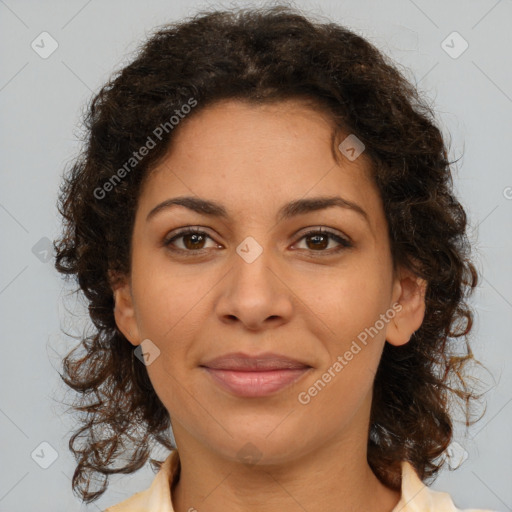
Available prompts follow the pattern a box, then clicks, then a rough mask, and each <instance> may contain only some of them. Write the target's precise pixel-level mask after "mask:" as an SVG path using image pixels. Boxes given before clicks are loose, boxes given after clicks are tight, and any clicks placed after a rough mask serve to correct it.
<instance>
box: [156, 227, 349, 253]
mask: <svg viewBox="0 0 512 512" xmlns="http://www.w3.org/2000/svg"><path fill="white" fill-rule="evenodd" d="M208 238H209V239H210V240H212V241H214V240H213V239H212V238H211V237H210V236H209V235H208V234H207V233H205V232H204V231H201V230H200V229H195V228H186V229H184V230H183V231H180V232H179V233H177V234H176V235H174V236H173V237H171V238H169V239H168V240H166V241H164V245H165V246H167V247H169V249H171V250H173V251H178V252H189V253H190V252H200V251H202V250H203V249H204V247H203V246H202V245H203V244H204V242H205V241H206V239H208ZM179 239H183V240H182V241H183V245H184V246H183V247H175V241H176V240H179ZM308 239H309V245H310V246H311V243H312V244H313V245H312V247H314V248H313V249H310V248H306V250H308V251H311V252H329V253H331V252H338V251H340V250H342V249H345V248H348V247H352V244H351V243H350V242H349V241H348V240H347V239H346V238H343V237H341V236H340V235H337V234H336V233H333V232H331V231H327V230H323V229H321V228H320V229H315V230H312V231H308V232H307V233H305V234H304V235H303V236H302V237H301V238H300V239H299V240H306V244H308V242H307V240H308ZM331 240H333V241H335V242H337V243H338V244H339V246H340V247H337V248H335V249H334V250H333V251H326V250H325V249H326V248H327V247H328V245H329V242H330V241H331ZM215 245H216V246H217V247H220V246H219V244H215Z"/></svg>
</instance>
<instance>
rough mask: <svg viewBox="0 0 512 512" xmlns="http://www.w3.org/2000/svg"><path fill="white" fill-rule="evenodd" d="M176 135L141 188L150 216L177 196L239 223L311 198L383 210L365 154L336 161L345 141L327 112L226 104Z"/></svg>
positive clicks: (292, 105)
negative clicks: (208, 203) (214, 206)
mask: <svg viewBox="0 0 512 512" xmlns="http://www.w3.org/2000/svg"><path fill="white" fill-rule="evenodd" d="M177 128H178V129H177V131H176V132H175V133H174V134H173V135H174V139H173V141H172V144H171V146H170V148H169V151H168V154H167V155H166V157H165V158H164V159H163V160H161V161H160V163H159V165H158V166H157V167H156V168H155V169H154V171H153V172H152V174H151V176H150V177H149V178H148V179H147V180H146V181H147V182H146V183H145V185H144V191H143V193H142V194H141V201H140V205H141V207H142V208H145V210H146V213H147V212H148V211H149V210H150V209H151V208H152V207H154V205H155V204H156V203H157V202H160V201H164V200H166V199H168V198H169V197H171V196H178V195H187V196H190V195H197V196H199V197H201V198H209V199H212V200H215V201H216V202H221V203H224V204H226V206H227V209H228V211H229V213H230V214H231V213H232V214H233V215H235V214H236V215H237V216H238V218H242V216H243V215H248V216H250V215H253V216H254V215H260V216H261V215H262V214H265V213H269V212H268V210H269V209H271V210H274V211H273V212H272V213H275V211H277V210H278V209H279V207H281V206H282V204H284V203H287V202H289V201H291V200H294V199H298V198H304V197H308V196H312V197H316V196H332V195H338V194H339V195H341V196H342V197H343V198H346V199H347V200H351V201H353V202H356V203H359V204H360V205H361V206H362V207H363V208H364V209H365V210H370V211H371V210H374V209H375V208H378V207H379V202H380V197H379V194H378V191H377V188H376V186H375V184H374V183H373V180H372V178H371V172H370V169H371V164H370V160H369V158H367V157H366V155H365V154H364V152H363V153H362V154H361V155H360V156H359V157H358V158H356V159H355V160H353V161H351V160H349V159H348V158H346V157H345V156H343V155H342V154H341V152H340V154H339V155H336V154H334V155H333V151H339V150H338V149H337V146H338V144H339V142H341V141H342V140H343V139H344V136H343V135H341V134H337V135H336V134H335V131H334V125H333V123H332V121H331V120H330V118H329V117H328V116H327V115H326V114H325V113H324V112H323V111H322V110H320V109H314V107H312V106H309V105H307V104H304V103H303V102H298V101H290V100H288V101H285V102H279V103H272V104H264V105H254V104H250V103H247V102H240V101H235V100H225V101H222V102H218V103H215V104H213V105H211V106H207V107H205V108H204V109H203V110H201V111H199V112H197V113H194V115H193V116H191V117H190V118H189V119H185V121H184V122H182V124H181V125H180V126H178V127H177ZM333 148H334V149H333ZM335 157H337V158H335ZM230 204H231V205H233V208H234V210H233V211H232V212H231V211H230ZM237 209H238V210H239V211H235V210H237Z"/></svg>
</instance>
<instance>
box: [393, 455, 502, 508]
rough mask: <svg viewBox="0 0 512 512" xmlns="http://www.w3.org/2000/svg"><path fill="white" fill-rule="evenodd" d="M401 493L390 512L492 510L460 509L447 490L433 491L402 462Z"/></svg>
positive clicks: (411, 467)
mask: <svg viewBox="0 0 512 512" xmlns="http://www.w3.org/2000/svg"><path fill="white" fill-rule="evenodd" d="M401 491H402V495H401V498H400V501H399V502H398V504H397V505H396V507H395V508H394V509H393V511H392V512H434V511H435V512H494V511H492V510H490V509H473V508H472V509H460V508H457V507H456V506H455V503H454V502H453V500H452V497H451V496H450V495H449V494H448V493H447V492H440V491H434V490H433V489H430V488H429V487H427V486H426V485H425V484H424V483H423V482H422V481H421V479H420V478H419V476H418V475H417V473H416V471H415V470H414V467H413V466H412V464H410V463H409V462H407V461H403V462H402V489H401Z"/></svg>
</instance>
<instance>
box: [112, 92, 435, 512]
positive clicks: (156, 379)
mask: <svg viewBox="0 0 512 512" xmlns="http://www.w3.org/2000/svg"><path fill="white" fill-rule="evenodd" d="M331 132H332V126H331V124H330V122H329V119H328V118H327V117H326V116H325V115H324V114H321V113H320V112H319V111H318V110H313V109H312V107H310V106H308V105H307V104H304V103H303V102H300V101H298V100H294V101H285V102H279V103H276V104H266V105H264V106H261V105H260V106H256V105H251V104H248V103H245V102H239V101H235V100H224V101H222V102H220V103H216V104H214V105H211V106H208V107H206V108H205V109H204V110H202V111H199V112H198V113H197V114H195V115H194V116H190V118H188V119H186V121H182V123H181V124H180V126H179V130H178V129H177V131H176V133H175V134H174V136H175V140H174V142H173V145H172V146H171V148H170V150H169V152H168V154H167V155H166V157H165V158H164V159H163V160H162V161H161V162H160V163H159V165H158V167H157V168H156V170H155V172H154V173H153V174H152V175H151V176H150V178H149V179H148V180H147V181H146V182H145V184H144V187H143V189H142V190H141V195H140V200H139V203H138V207H137V212H136V219H135V225H134V230H133V238H132V272H131V275H130V276H128V277H127V279H126V280H125V282H124V283H122V284H120V285H118V287H117V288H115V290H114V296H115V302H116V306H115V317H116V322H117V325H118V327H119V329H120V330H121V331H122V332H123V334H124V335H125V336H126V338H127V339H128V340H129V341H130V343H132V344H133V345H134V346H137V345H139V344H140V343H141V342H142V340H145V339H150V340H151V341H152V343H154V344H155V345H156V346H157V347H158V348H159V350H160V355H159V356H158V357H157V358H155V360H154V361H153V362H152V363H151V364H149V365H148V366H147V370H148V374H149V377H150V379H151V382H152V384H153V386H154V388H155V391H156V393H157V394H158V396H159V398H160V399H161V401H162V403H163V404H164V405H165V407H166V408H167V410H168V411H169V413H170V417H171V421H172V427H173V432H174V436H175V440H176V444H177V447H178V451H179V454H180V460H181V476H180V479H179V481H178V483H177V485H176V488H175V489H174V491H173V494H172V500H173V506H174V509H175V510H176V511H177V512H185V511H188V510H190V509H191V508H192V507H193V508H194V509H197V510H198V511H199V512H201V511H209V512H217V511H221V510H222V511H225V510H226V503H229V510H230V511H233V512H237V511H240V512H241V511H258V512H266V511H275V510H282V511H290V512H291V511H304V510H309V511H312V510H323V511H326V512H328V511H333V512H334V511H339V510H341V509H342V510H345V511H356V510H366V511H379V512H384V511H391V510H392V509H393V507H394V506H395V505H396V504H397V503H398V501H399V498H400V493H399V492H396V491H393V490H391V489H389V488H387V487H386V486H384V485H383V484H382V483H381V482H380V481H379V480H378V479H377V478H376V476H375V475H374V473H373V472H372V471H371V469H370V467H369V465H368V463H367V459H366V449H367V448H366V444H367V439H368V424H369V417H370V406H371V400H372V386H373V380H374V376H375V372H376V369H377V366H378V363H379V360H380V357H381V353H382V350H383V347H384V343H386V342H388V343H391V344H393V345H402V344H404V343H407V342H408V341H409V338H410V336H411V335H412V333H413V332H414V331H415V330H417V329H418V328H419V327H420V325H421V323H422V321H423V317H424V312H425V301H424V293H425V282H424V281H422V280H421V279H419V278H417V277H416V276H414V275H413V274H411V273H410V272H409V271H407V270H406V269H402V268H398V269H396V272H395V271H394V269H393V262H392V258H391V251H390V241H389V237H388V229H387V223H386V219H385V215H384V210H383V206H382V201H381V198H380V195H379V192H378V190H377V188H376V186H375V185H374V183H373V181H372V180H371V178H370V175H369V169H370V167H369V166H370V163H369V160H368V159H367V158H366V156H365V154H364V153H363V154H362V155H361V156H359V157H358V158H357V159H356V160H354V161H350V160H349V159H348V158H346V157H345V156H343V155H340V158H339V160H338V159H337V160H335V159H334V157H333V153H332V150H331V147H332V142H331ZM343 138H344V137H341V138H340V141H341V140H343ZM338 142H339V141H338ZM184 195H187V196H198V197H200V198H205V199H209V200H214V201H217V202H219V203H221V204H223V205H224V206H225V208H226V209H227V211H228V212H229V214H230V216H229V218H228V219H227V220H221V219H217V218H210V217H208V216H206V215H202V214H199V213H195V212H192V211H191V210H189V209H187V208H185V207H183V206H174V207H172V208H169V209H166V210H163V211H161V212H160V213H158V214H157V215H155V216H154V217H153V218H152V219H151V220H150V221H146V216H147V214H148V213H149V212H150V210H151V209H152V208H154V207H155V206H156V205H157V204H159V203H161V202H162V201H165V200H167V199H169V198H173V197H178V196H184ZM332 195H340V196H342V197H343V198H345V199H347V200H349V201H352V202H354V203H357V204H358V205H359V206H360V207H361V208H362V209H363V210H364V211H365V212H366V214H367V219H368V220H365V218H364V217H363V216H362V215H360V214H358V213H357V212H355V211H354V210H352V209H348V208H340V207H331V208H328V209H324V210H320V211H315V212H309V213H306V214H303V215H299V216H296V217H292V218H290V219H287V220H282V221H280V222H276V218H275V217H276V213H277V211H278V210H279V208H280V207H281V206H282V205H284V204H285V203H287V202H289V201H291V200H295V199H301V198H304V197H307V198H311V197H317V196H332ZM186 226H194V227H198V228H201V230H202V231H204V232H205V233H206V234H207V235H208V236H209V237H210V238H208V237H205V238H203V239H200V240H199V241H198V240H197V239H194V238H193V237H192V239H191V238H190V236H188V238H187V236H185V237H184V238H183V237H182V238H179V239H177V240H175V241H174V247H175V248H176V249H177V250H179V249H181V250H182V253H181V254H180V253H178V252H172V251H171V250H170V248H169V247H166V246H165V245H164V244H163V242H164V241H165V239H169V238H170V237H171V235H173V234H174V233H176V232H177V231H178V229H179V228H183V227H186ZM320 227H323V228H325V229H329V230H331V231H333V232H335V233H336V234H340V235H341V236H344V237H346V238H348V239H349V240H350V241H351V243H352V246H351V247H343V246H341V245H340V244H339V243H338V242H336V241H335V240H332V239H328V238H327V239H323V238H322V239H320V241H316V242H315V239H314V235H313V236H309V237H306V238H304V233H305V232H306V231H309V230H310V229H313V228H320ZM306 228H309V229H306ZM248 236H251V237H253V238H254V239H255V240H256V241H257V243H258V244H259V245H260V246H261V248H262V250H263V252H262V253H261V255H260V256H259V257H258V258H257V259H255V260H254V261H253V262H252V263H248V262H247V261H245V260H244V259H243V258H242V257H241V256H239V254H238V253H237V252H236V249H237V247H238V246H239V245H240V244H241V242H242V241H243V240H244V239H245V238H246V237H248ZM327 243H328V245H327ZM337 247H341V250H340V251H339V252H333V251H334V250H335V249H336V248H337ZM201 249H202V254H201V255H198V254H197V251H198V250H201ZM187 250H188V251H189V253H191V252H192V253H193V251H194V250H195V251H196V253H195V254H192V255H191V256H188V257H187V256H185V255H183V253H184V252H185V251H187ZM397 303H399V304H400V306H401V310H400V312H399V313H396V315H395V316H394V318H393V319H392V320H389V321H387V322H386V323H385V326H384V328H383V329H381V330H380V331H379V332H378V334H377V335H375V336H374V337H373V338H370V339H369V342H368V344H367V345H366V346H364V347H363V348H362V350H361V351H360V352H358V353H357V355H354V357H353V359H352V360H351V361H349V362H348V364H346V366H344V368H343V370H342V371H340V372H338V373H337V374H336V376H335V377H334V378H332V379H331V381H330V382H329V383H328V384H327V385H326V386H325V387H324V388H323V389H322V390H321V391H320V392H319V393H318V394H317V395H316V396H315V397H314V398H312V399H311V401H310V402H309V403H308V404H306V405H303V404H301V403H299V402H298V399H297V397H298V394H299V393H300V392H303V391H307V390H308V388H310V387H311V386H312V385H313V384H314V383H315V382H316V381H317V380H318V379H319V378H320V377H321V376H322V374H323V373H324V372H326V371H327V369H328V368H329V367H331V366H332V365H333V363H334V362H335V361H336V360H337V357H338V356H339V355H342V356H343V354H344V353H345V352H346V351H347V350H348V349H349V348H350V346H351V343H352V341H353V340H356V339H357V336H358V334H359V333H361V332H362V331H364V329H365V328H368V327H370V326H373V325H374V324H375V322H376V320H378V319H379V315H381V314H384V313H386V311H389V310H392V309H393V304H395V305H396V304H397ZM361 346H362V345H361ZM234 351H243V352H246V353H252V354H254V353H261V352H266V351H272V352H277V353H280V354H284V355H286V356H289V357H293V358H296V359H299V360H301V361H303V362H306V363H307V364H309V365H310V366H311V367H312V368H311V369H310V371H309V372H307V373H306V374H304V375H303V376H302V377H301V378H300V379H299V380H298V381H297V382H295V383H293V384H292V385H291V386H289V387H288V388H286V389H284V390H281V391H279V392H277V393H275V394H273V395H272V396H266V397H259V398H254V397H252V398H243V397H238V396H235V395H233V394H231V393H229V392H228V391H225V390H224V389H221V388H220V387H219V386H218V385H217V384H215V382H214V381H213V380H212V378H211V377H210V375H208V374H207V373H206V372H205V371H204V370H203V369H202V368H200V367H199V366H198V365H199V364H200V363H201V362H204V361H206V360H208V359H211V358H213V357H217V356H219V355H222V354H226V353H228V352H234ZM247 443H252V445H254V446H255V447H256V449H257V452H258V456H259V459H258V460H257V461H256V463H253V464H246V463H244V461H243V460H242V459H241V456H240V450H242V452H243V449H245V450H247ZM244 447H245V448H244ZM340 504H343V505H342V508H340V507H341V505H340Z"/></svg>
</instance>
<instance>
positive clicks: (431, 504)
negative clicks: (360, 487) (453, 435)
mask: <svg viewBox="0 0 512 512" xmlns="http://www.w3.org/2000/svg"><path fill="white" fill-rule="evenodd" d="M178 463H179V457H178V451H177V450H173V451H172V452H171V453H170V454H169V456H168V457H167V459H166V460H165V462H164V463H163V464H162V466H161V468H160V471H159V472H158V473H157V474H156V476H155V478H154V480H153V483H152V484H151V486H150V487H149V488H148V489H146V490H145V491H142V492H138V493H136V494H134V495H133V496H131V497H130V498H128V499H126V500H124V501H122V502H121V503H118V504H117V505H113V506H112V507H109V508H108V509H106V510H105V512H175V511H174V508H173V506H172V500H171V484H172V483H173V482H174V478H175V476H176V470H177V469H178ZM401 491H402V495H401V498H400V501H399V502H398V504H397V505H396V507H395V508H394V509H393V510H392V512H434V511H435V512H493V511H491V510H483V509H464V510H462V509H458V508H457V507H456V506H455V505H454V504H453V501H452V499H451V497H450V495H449V494H448V493H446V492H439V491H434V490H432V489H430V488H429V487H427V486H426V485H425V484H424V483H423V482H422V481H421V480H420V478H419V477H418V475H417V474H416V472H415V471H414V468H413V466H412V465H411V464H410V463H409V462H406V461H404V462H402V489H401ZM192 510H193V509H192Z"/></svg>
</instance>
